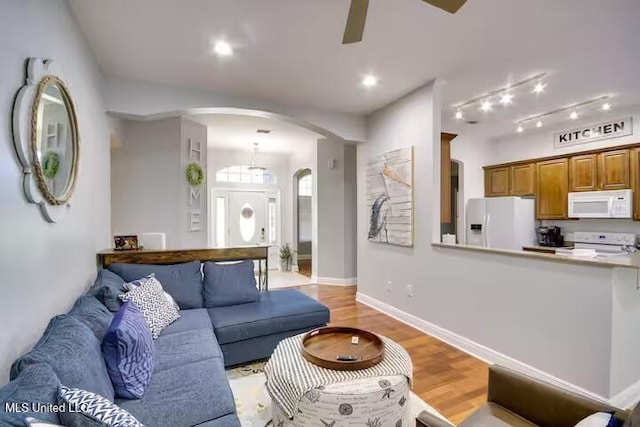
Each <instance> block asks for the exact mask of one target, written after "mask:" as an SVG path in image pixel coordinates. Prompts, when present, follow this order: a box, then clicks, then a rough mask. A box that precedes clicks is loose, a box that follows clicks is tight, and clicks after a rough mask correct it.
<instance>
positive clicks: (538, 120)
mask: <svg viewBox="0 0 640 427" xmlns="http://www.w3.org/2000/svg"><path fill="white" fill-rule="evenodd" d="M608 99H609V95H603V96H598V97H596V98H592V99H589V100H587V101H584V102H580V103H578V104H572V105H568V106H566V107H562V108H556V109H555V110H551V111H547V112H546V113H542V114H536V115H534V116H529V117H525V118H524V119H521V120H518V121H517V122H515V123H516V124H517V125H518V127H517V128H516V132H517V133H522V132H524V125H526V124H527V123H535V124H536V127H537V128H541V127H542V126H543V122H542V120H543V119H545V118H547V117H551V116H555V115H557V114H561V113H564V114H566V113H567V112H569V111H570V113H569V118H570V119H572V120H576V119H578V118H580V114H579V113H578V110H581V109H583V108H584V107H586V106H588V105H592V104H595V103H601V102H603V101H606V100H608ZM600 109H601V110H602V111H609V110H610V109H611V104H609V103H608V102H604V103H603V104H602V105H601V106H600ZM565 117H566V116H565Z"/></svg>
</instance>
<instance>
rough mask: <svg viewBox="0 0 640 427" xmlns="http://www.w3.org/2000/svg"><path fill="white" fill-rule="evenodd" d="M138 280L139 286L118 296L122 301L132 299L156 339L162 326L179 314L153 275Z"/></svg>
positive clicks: (171, 321)
mask: <svg viewBox="0 0 640 427" xmlns="http://www.w3.org/2000/svg"><path fill="white" fill-rule="evenodd" d="M138 282H140V285H139V286H137V287H136V288H135V289H133V290H132V291H129V292H127V293H126V294H124V295H120V296H119V298H120V299H121V300H122V301H124V302H126V301H133V303H134V304H135V305H136V307H138V309H140V311H141V312H142V315H143V316H144V319H145V320H146V321H147V325H148V326H149V330H151V336H152V337H153V339H157V338H158V337H159V336H160V333H161V332H162V331H163V330H164V328H166V327H167V326H169V325H170V324H171V323H173V322H175V321H176V320H178V318H179V317H180V315H179V314H178V310H176V309H175V308H174V307H173V306H172V305H171V303H169V302H168V301H167V299H166V298H165V296H164V290H163V289H162V285H161V284H160V282H158V279H156V278H155V276H154V275H150V276H147V277H145V278H143V279H140V280H138Z"/></svg>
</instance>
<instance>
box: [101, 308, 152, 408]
mask: <svg viewBox="0 0 640 427" xmlns="http://www.w3.org/2000/svg"><path fill="white" fill-rule="evenodd" d="M102 354H103V355H104V361H105V363H106V365H107V372H108V373H109V377H111V383H112V384H113V389H114V392H115V395H116V396H117V397H121V398H123V399H139V398H140V397H142V396H143V395H144V392H145V390H146V389H147V386H148V385H149V381H151V374H152V373H153V370H154V367H155V360H156V348H155V345H154V344H153V338H152V337H151V332H150V331H149V328H148V327H147V323H146V321H145V320H144V316H143V315H142V313H141V312H140V310H139V309H138V307H136V306H135V304H134V303H132V302H126V303H124V304H123V305H122V307H121V308H120V311H118V313H117V314H116V315H115V317H114V318H113V322H112V323H111V325H110V326H109V329H107V333H106V334H105V336H104V340H103V341H102Z"/></svg>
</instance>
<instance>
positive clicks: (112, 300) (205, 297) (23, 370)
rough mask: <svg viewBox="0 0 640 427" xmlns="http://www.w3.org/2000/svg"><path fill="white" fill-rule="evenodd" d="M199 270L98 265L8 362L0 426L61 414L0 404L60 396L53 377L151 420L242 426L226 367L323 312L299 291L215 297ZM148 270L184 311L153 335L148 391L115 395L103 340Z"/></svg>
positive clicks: (320, 322) (150, 425) (318, 319)
mask: <svg viewBox="0 0 640 427" xmlns="http://www.w3.org/2000/svg"><path fill="white" fill-rule="evenodd" d="M200 272H201V265H200V263H199V262H191V263H184V264H175V265H168V266H167V265H163V266H154V265H137V264H136V265H134V264H130V265H129V264H112V265H111V266H109V269H108V270H107V269H103V270H101V271H100V272H99V273H98V277H97V279H96V281H95V283H94V285H93V287H92V288H91V289H90V290H89V292H88V293H87V294H86V295H83V296H82V297H80V298H79V299H78V301H77V302H76V303H75V305H74V306H73V308H72V309H71V310H70V311H69V313H67V314H64V315H60V316H56V317H55V318H53V319H52V320H51V321H50V323H49V325H48V327H47V329H46V331H45V332H44V334H43V336H42V338H41V339H40V340H39V342H38V343H37V344H36V345H35V347H34V348H33V350H31V351H30V352H28V353H27V354H25V355H23V356H22V357H20V358H19V359H18V360H16V361H15V362H14V364H13V366H12V369H11V380H12V381H11V382H10V383H9V384H8V385H6V386H5V387H3V388H1V389H0V404H2V406H3V412H0V426H23V425H24V424H23V420H24V418H25V416H28V415H32V416H35V417H37V418H40V419H42V420H43V421H50V422H60V421H59V419H58V416H57V414H45V415H44V416H43V414H41V413H38V414H29V413H20V414H15V413H13V414H10V413H6V412H4V403H5V402H39V403H45V404H51V403H56V398H57V387H58V385H59V384H63V385H65V386H67V387H76V388H81V389H85V390H88V391H92V392H95V393H98V394H101V395H103V396H104V397H106V398H107V399H109V400H112V401H115V403H116V404H118V405H119V406H120V407H122V408H124V409H126V410H127V411H129V412H130V413H131V414H132V415H133V416H135V417H136V418H137V419H138V420H139V421H140V422H142V423H143V424H145V425H146V426H147V427H163V426H167V427H169V426H171V427H191V426H198V427H232V426H233V427H237V426H239V425H240V423H239V421H238V418H237V416H236V410H235V404H234V398H233V395H232V392H231V389H230V387H229V383H228V381H227V377H226V373H225V367H229V366H233V365H238V364H242V363H245V362H249V361H253V360H258V359H263V358H266V357H268V356H270V355H271V353H272V352H273V349H274V348H275V346H276V345H277V344H278V342H279V341H280V340H282V339H283V338H286V337H289V336H293V335H296V334H299V333H302V332H305V331H308V330H311V329H314V328H317V327H321V326H324V325H326V324H327V323H328V322H329V310H328V309H327V308H326V307H325V306H324V305H322V304H320V303H319V302H318V301H316V300H314V299H313V298H310V297H308V296H307V295H305V294H303V293H302V292H299V291H297V290H276V291H268V292H261V293H259V295H258V300H257V301H254V302H247V303H243V304H234V305H217V303H216V295H218V294H219V292H218V293H217V294H216V292H217V291H216V292H214V293H213V295H212V294H211V293H209V294H207V293H206V292H205V288H206V284H203V276H202V274H201V273H200ZM150 273H154V274H156V277H157V278H158V280H159V281H160V282H161V283H162V285H163V288H164V289H165V291H166V292H167V293H169V294H170V295H171V296H172V297H173V298H174V299H175V301H176V302H177V304H178V305H179V306H180V308H181V310H180V311H179V313H180V318H179V319H178V320H177V321H175V322H174V323H172V324H171V325H169V326H168V327H167V328H166V329H165V330H164V331H163V332H162V334H161V335H160V337H159V338H158V339H157V340H155V342H154V343H155V347H156V364H155V369H154V373H153V376H152V378H151V383H150V384H149V387H148V389H147V390H146V392H145V395H144V396H143V397H142V398H141V399H136V400H121V399H118V398H115V397H114V391H113V387H112V385H111V382H110V379H109V376H108V374H107V372H106V368H105V363H104V360H103V359H102V355H101V352H100V344H101V341H102V337H103V336H104V333H105V331H106V330H107V328H108V326H109V324H110V323H111V320H112V319H113V313H114V312H115V311H117V310H118V309H119V306H120V301H119V300H118V295H119V294H121V293H122V292H123V291H122V285H123V284H124V283H125V281H130V280H134V279H132V277H135V279H138V278H140V277H143V276H145V275H147V274H150ZM204 281H205V282H206V278H205V279H204ZM225 292H227V291H225ZM218 296H219V295H218ZM227 296H228V295H227ZM231 299H233V298H231ZM217 301H218V302H219V301H230V300H229V299H228V298H224V297H220V299H218V300H217ZM212 305H214V306H213V307H212Z"/></svg>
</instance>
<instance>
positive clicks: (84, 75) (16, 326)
mask: <svg viewBox="0 0 640 427" xmlns="http://www.w3.org/2000/svg"><path fill="white" fill-rule="evenodd" d="M0 10H2V13H0V28H2V32H3V35H4V37H2V38H0V63H1V64H2V67H1V68H0V110H1V111H3V112H4V113H3V121H2V124H3V126H2V131H1V133H0V139H1V140H2V141H1V143H0V200H1V202H0V218H2V221H0V236H2V238H0V254H1V256H0V271H2V276H1V277H2V279H0V280H1V281H0V323H1V324H2V325H3V327H2V332H1V333H0V383H4V382H5V381H7V380H8V376H9V366H10V364H11V363H12V362H13V360H14V359H15V358H16V357H18V356H19V355H20V354H22V353H24V352H25V351H27V350H29V349H30V347H31V346H32V345H33V344H34V343H35V341H36V340H37V339H38V338H39V337H40V335H41V334H42V331H43V330H44V328H45V326H46V325H47V322H48V321H49V319H50V318H51V317H52V316H54V315H55V314H59V313H62V312H64V311H66V310H67V309H69V308H70V306H71V304H72V303H73V301H74V300H75V299H76V297H77V296H78V295H80V294H81V293H82V292H83V291H84V290H85V289H86V288H87V287H88V286H90V285H91V283H93V280H94V279H95V275H96V261H95V260H96V252H97V251H99V250H101V249H105V248H108V247H110V245H111V243H110V237H109V235H110V233H109V222H110V213H109V211H110V204H109V197H110V196H109V123H108V121H107V117H106V115H105V113H104V108H103V99H102V83H103V79H102V74H101V72H100V70H99V69H98V67H97V65H96V63H95V61H94V59H93V56H92V54H91V52H90V50H89V47H88V45H87V43H86V42H85V40H84V37H83V35H82V34H81V33H80V31H79V29H78V26H77V25H76V22H75V20H74V18H73V16H72V14H71V13H70V11H69V10H68V7H67V4H66V2H65V1H63V0H40V1H37V0H21V1H13V0H0ZM28 57H44V58H53V59H55V60H56V61H57V62H58V63H59V64H60V66H61V68H62V69H63V70H64V77H65V79H66V83H67V84H68V87H69V91H70V93H71V96H72V98H73V100H74V103H75V106H76V112H77V116H78V125H79V132H80V143H81V150H80V155H81V157H80V172H79V176H78V185H77V187H76V192H75V195H74V197H73V198H72V200H71V204H72V207H71V209H70V210H69V212H68V213H67V215H65V217H64V218H63V219H62V221H61V222H60V223H58V224H50V223H47V222H46V221H45V220H44V219H43V218H42V215H41V214H40V210H39V208H38V207H37V206H36V205H33V204H30V203H27V202H26V200H25V199H24V196H23V192H22V170H21V167H20V166H19V162H18V160H17V158H16V155H15V151H14V148H13V140H12V136H11V129H10V121H9V117H10V116H9V114H10V112H11V110H12V104H13V98H14V96H15V94H16V92H17V91H18V89H19V88H20V86H21V85H22V83H23V81H24V77H25V76H24V64H25V59H26V58H28Z"/></svg>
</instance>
